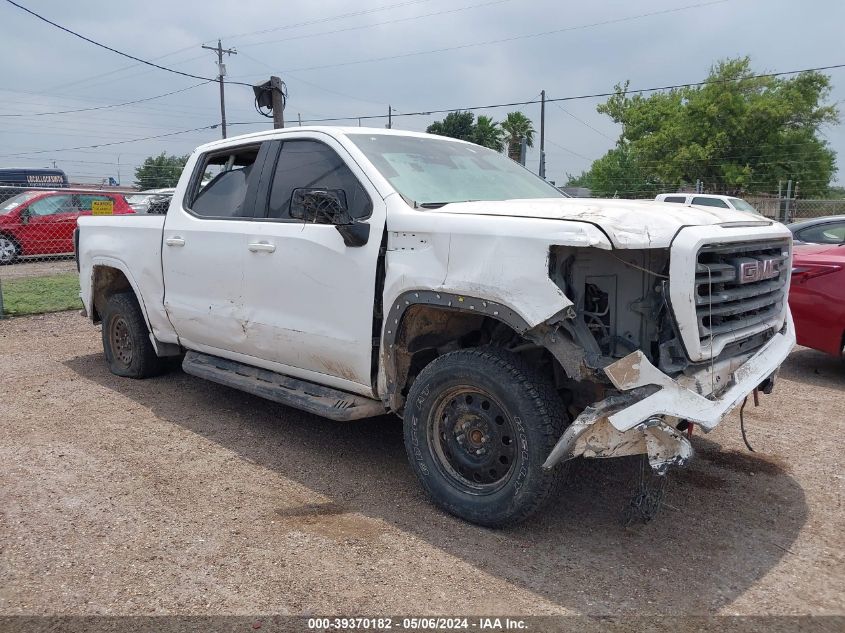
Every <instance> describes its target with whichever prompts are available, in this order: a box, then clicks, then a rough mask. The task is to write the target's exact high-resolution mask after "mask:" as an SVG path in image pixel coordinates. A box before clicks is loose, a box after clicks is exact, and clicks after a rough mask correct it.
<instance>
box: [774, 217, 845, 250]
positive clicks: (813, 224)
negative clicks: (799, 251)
mask: <svg viewBox="0 0 845 633" xmlns="http://www.w3.org/2000/svg"><path fill="white" fill-rule="evenodd" d="M786 228H788V229H789V230H790V231H792V239H794V240H795V243H796V244H842V243H843V242H845V215H831V216H828V217H826V218H813V219H812V220H800V221H799V222H792V223H791V224H787V225H786Z"/></svg>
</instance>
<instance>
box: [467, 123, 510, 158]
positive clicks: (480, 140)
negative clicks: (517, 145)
mask: <svg viewBox="0 0 845 633" xmlns="http://www.w3.org/2000/svg"><path fill="white" fill-rule="evenodd" d="M504 136H505V133H504V131H503V130H502V128H501V127H500V126H499V124H498V123H496V122H495V121H494V120H493V118H492V117H489V116H485V115H483V114H482V115H480V116H479V117H478V121H477V122H476V124H475V130H474V132H473V139H472V141H473V143H477V144H478V145H481V146H483V147H489V148H490V149H492V150H495V151H497V152H501V151H502V150H503V149H505V139H504Z"/></svg>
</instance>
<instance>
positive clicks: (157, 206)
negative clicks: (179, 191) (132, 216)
mask: <svg viewBox="0 0 845 633" xmlns="http://www.w3.org/2000/svg"><path fill="white" fill-rule="evenodd" d="M174 191H175V190H174V189H173V188H172V187H171V188H165V189H146V190H144V191H139V192H138V193H132V194H129V195H127V196H126V201H127V202H128V203H129V206H131V207H132V209H133V210H134V211H135V213H153V214H155V213H161V206H166V205H163V203H166V204H169V203H170V197H171V196H172V195H173V192H174Z"/></svg>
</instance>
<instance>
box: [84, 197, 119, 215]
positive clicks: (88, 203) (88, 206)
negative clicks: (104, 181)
mask: <svg viewBox="0 0 845 633" xmlns="http://www.w3.org/2000/svg"><path fill="white" fill-rule="evenodd" d="M94 200H97V201H106V202H113V201H114V199H113V198H112V197H111V196H98V195H81V194H80V196H79V210H80V211H82V212H85V211H90V210H91V203H92V202H94Z"/></svg>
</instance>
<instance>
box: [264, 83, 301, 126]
mask: <svg viewBox="0 0 845 633" xmlns="http://www.w3.org/2000/svg"><path fill="white" fill-rule="evenodd" d="M270 97H271V98H272V99H273V129H274V130H279V129H281V128H283V127H285V89H284V84H283V83H282V80H281V79H279V78H278V77H276V76H275V75H270ZM299 124H300V125H302V122H301V121H300V123H299Z"/></svg>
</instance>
